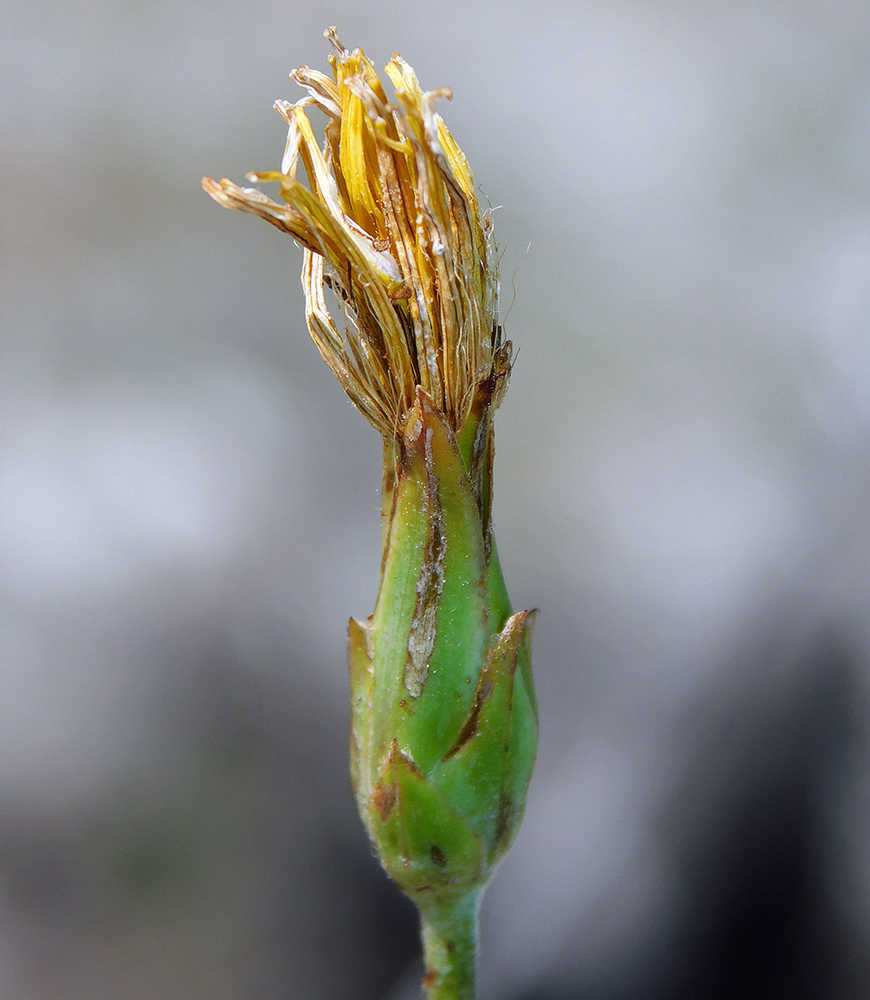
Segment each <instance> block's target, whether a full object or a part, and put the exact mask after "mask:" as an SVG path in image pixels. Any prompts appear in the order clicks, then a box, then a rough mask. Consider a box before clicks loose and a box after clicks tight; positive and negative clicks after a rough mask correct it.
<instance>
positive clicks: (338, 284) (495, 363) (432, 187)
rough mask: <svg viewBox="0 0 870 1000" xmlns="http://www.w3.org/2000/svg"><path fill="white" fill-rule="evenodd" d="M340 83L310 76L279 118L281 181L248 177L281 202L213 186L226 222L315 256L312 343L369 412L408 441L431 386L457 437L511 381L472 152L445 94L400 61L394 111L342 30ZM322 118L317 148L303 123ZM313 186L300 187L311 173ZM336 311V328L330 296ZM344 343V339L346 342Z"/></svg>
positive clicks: (336, 69) (297, 76)
mask: <svg viewBox="0 0 870 1000" xmlns="http://www.w3.org/2000/svg"><path fill="white" fill-rule="evenodd" d="M326 37H327V38H328V39H329V41H330V42H331V43H332V46H333V48H334V49H335V54H334V55H332V56H330V63H331V65H332V72H333V77H334V79H330V78H329V77H328V76H326V75H324V74H323V73H319V72H318V71H317V70H312V69H309V68H308V67H306V66H302V67H300V68H299V69H297V70H294V71H293V73H291V74H290V75H291V77H292V78H293V79H294V80H295V81H296V82H297V83H299V84H300V85H301V86H302V87H304V88H305V90H307V91H308V94H307V96H305V97H303V98H302V99H301V100H299V101H297V102H296V103H295V104H290V103H288V102H287V101H277V102H276V104H275V107H276V108H277V110H278V111H279V112H280V113H281V114H282V116H283V117H284V119H285V120H286V122H287V125H288V134H287V145H286V149H285V152H284V159H283V161H282V163H281V169H280V171H269V172H266V173H259V174H249V175H248V179H249V180H251V181H254V182H265V181H276V182H278V183H280V185H281V189H280V194H281V199H282V200H281V202H276V201H273V200H272V199H271V198H269V197H267V196H266V195H264V194H263V193H262V192H261V191H259V190H256V189H253V188H242V187H238V186H237V185H236V184H233V183H232V182H231V181H228V180H222V181H221V182H220V183H218V182H217V181H215V180H213V179H211V178H205V179H204V180H203V187H204V188H205V190H206V191H207V192H208V193H209V194H210V195H211V196H212V197H213V198H214V199H215V200H216V201H218V202H220V203H221V204H222V205H225V206H226V207H227V208H235V209H240V210H241V211H244V212H251V213H253V214H254V215H259V216H260V217H261V218H264V219H266V220H267V221H268V222H271V223H272V225H274V226H276V227H277V228H278V229H281V230H283V231H284V232H287V233H289V234H290V235H291V236H292V237H293V238H294V239H296V240H298V241H299V242H300V243H301V244H302V245H303V247H304V248H305V260H304V264H303V268H302V283H303V286H304V288H305V296H306V301H307V309H306V317H307V321H308V329H309V331H310V333H311V336H312V338H313V339H314V342H315V343H316V344H317V347H318V349H319V350H320V353H321V355H322V356H323V358H324V360H325V361H326V362H327V364H328V365H329V366H330V368H331V369H332V370H333V372H334V373H335V375H336V377H337V378H338V380H339V382H340V383H341V384H342V386H343V387H344V389H345V391H346V392H347V394H348V396H350V398H351V400H352V401H353V403H354V404H355V405H356V406H357V408H358V409H359V410H360V411H361V412H362V413H363V414H364V415H365V416H366V417H367V419H368V420H369V421H370V422H371V423H372V424H373V425H374V426H375V427H376V428H377V429H378V430H379V431H380V432H381V434H383V435H384V437H385V439H388V440H389V439H391V438H394V437H396V436H398V435H399V434H400V433H401V431H402V427H403V425H404V423H405V419H406V417H407V415H408V413H409V412H410V411H411V409H412V407H413V406H414V404H415V400H416V389H417V387H418V386H420V387H422V388H423V389H424V390H425V391H426V392H427V393H428V395H429V396H430V397H431V399H432V402H433V403H434V405H435V407H436V408H437V409H438V410H439V411H440V412H441V413H442V414H443V415H444V418H445V420H446V422H447V424H448V425H449V426H450V427H451V428H452V429H453V431H454V432H455V433H459V432H460V430H461V429H462V427H463V426H464V424H465V422H466V418H467V416H468V415H469V412H470V410H471V409H472V407H473V403H474V397H475V391H476V390H477V389H479V388H483V387H486V395H487V397H488V398H487V403H488V408H489V411H490V413H491V412H492V411H493V410H494V409H495V407H496V406H497V404H498V402H499V399H500V397H501V396H502V395H503V393H504V390H505V388H506V385H507V379H508V375H509V373H510V356H511V345H510V342H502V335H501V328H500V326H499V325H498V315H497V290H498V280H497V274H496V262H495V260H494V256H495V255H494V250H493V245H492V241H491V236H490V231H491V225H490V220H489V218H488V216H487V215H486V214H485V213H481V210H480V206H479V204H478V200H477V197H476V196H475V193H474V180H473V178H472V175H471V170H470V169H469V166H468V163H467V161H466V159H465V155H464V154H463V152H462V150H461V149H460V148H459V146H458V145H457V144H456V141H455V140H454V138H453V136H452V135H451V134H450V132H449V131H448V129H447V126H446V125H445V124H444V121H443V119H442V118H441V116H440V115H439V114H438V113H437V112H436V110H435V103H436V101H437V100H438V99H439V98H448V99H449V98H450V97H451V96H452V95H451V93H450V91H449V90H446V89H440V90H434V91H423V90H422V89H421V88H420V84H419V83H418V81H417V77H416V75H415V73H414V71H413V70H412V69H411V67H410V66H409V65H408V64H407V63H406V62H405V61H404V60H403V59H402V58H401V57H400V56H399V55H394V56H393V58H392V59H391V60H390V62H389V63H388V64H387V66H386V67H385V72H386V74H387V76H388V77H389V78H390V81H391V82H392V84H393V87H394V88H395V101H394V102H390V101H388V99H387V96H386V93H385V91H384V87H383V84H382V82H381V80H380V78H379V77H378V74H377V72H376V71H375V68H374V65H373V64H372V63H371V61H370V60H369V59H368V58H367V57H366V56H365V55H364V53H363V52H362V51H360V50H359V49H355V50H354V51H352V52H349V51H348V50H347V49H345V48H344V47H343V46H342V45H341V43H340V42H339V40H338V36H337V34H336V30H335V28H330V29H329V30H328V31H327V32H326ZM310 107H315V108H318V109H320V110H321V111H322V112H324V113H325V115H326V117H327V124H326V129H325V140H324V143H323V147H322V148H321V147H320V146H319V145H318V143H317V140H316V138H315V136H314V132H313V129H312V126H311V122H310V121H309V119H308V116H307V113H306V109H308V108H310ZM300 160H301V162H302V165H303V166H304V168H305V174H306V177H307V181H308V183H307V186H306V184H304V183H303V182H302V181H301V180H299V179H297V173H298V167H299V162H300ZM326 288H329V289H330V290H331V291H332V292H334V293H335V294H336V296H337V298H338V300H340V303H341V306H342V307H343V311H344V316H345V319H346V322H342V321H340V320H339V321H338V322H337V321H336V318H335V316H334V315H333V313H331V312H330V309H329V307H328V305H327V300H326V295H325V289H326ZM342 328H343V329H342Z"/></svg>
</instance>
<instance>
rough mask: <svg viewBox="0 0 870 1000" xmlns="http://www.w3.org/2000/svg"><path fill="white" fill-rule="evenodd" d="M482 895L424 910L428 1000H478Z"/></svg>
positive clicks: (433, 902) (441, 902)
mask: <svg viewBox="0 0 870 1000" xmlns="http://www.w3.org/2000/svg"><path fill="white" fill-rule="evenodd" d="M481 895H482V890H474V891H472V892H469V893H466V894H465V895H461V896H455V897H453V898H448V899H442V900H437V901H436V900H434V899H433V900H427V902H426V905H425V906H420V914H421V916H422V919H423V960H424V962H425V967H426V972H425V974H424V976H423V987H424V989H425V992H426V1000H474V960H475V954H476V951H477V914H478V910H479V909H480V898H481ZM418 902H419V901H418Z"/></svg>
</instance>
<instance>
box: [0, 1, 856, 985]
mask: <svg viewBox="0 0 870 1000" xmlns="http://www.w3.org/2000/svg"><path fill="white" fill-rule="evenodd" d="M329 24H337V25H338V26H339V30H340V33H341V36H342V39H343V40H344V42H345V44H346V45H349V46H355V45H361V46H363V47H364V48H365V49H366V51H367V52H368V53H369V55H371V56H372V58H373V59H374V60H375V62H376V63H377V64H378V65H383V63H384V62H385V61H386V60H387V59H388V58H389V56H390V55H391V53H392V52H393V51H396V50H398V51H400V52H401V53H402V54H403V55H404V56H405V57H406V58H407V59H408V61H409V62H410V63H411V64H412V65H413V66H414V67H415V68H416V70H417V72H418V74H419V76H420V79H421V81H422V84H423V86H424V87H425V88H434V87H438V86H450V87H452V88H453V90H454V93H455V98H454V101H453V103H452V105H449V106H445V107H444V108H443V109H442V110H443V111H444V114H445V117H446V118H447V120H448V122H449V124H450V127H451V129H452V130H453V132H454V134H455V136H456V137H457V139H458V141H459V142H460V144H461V145H462V146H463V148H464V149H465V151H466V153H467V155H468V157H469V160H470V162H471V164H472V167H473V169H474V172H475V176H476V179H477V182H478V184H479V185H480V187H481V189H482V192H483V195H482V197H484V198H486V199H489V201H490V202H491V203H492V205H493V206H498V210H497V211H496V212H495V214H494V220H495V223H496V235H497V239H498V241H499V244H500V247H501V248H502V249H503V252H504V256H503V260H502V280H503V287H502V303H503V314H504V315H506V327H507V331H508V334H509V336H511V337H512V338H513V340H514V342H515V344H516V345H517V346H518V348H519V357H518V360H517V363H516V366H515V369H514V377H513V384H512V387H511V391H510V393H509V395H508V397H507V400H506V402H505V404H504V407H503V409H502V411H501V414H500V419H499V423H498V440H499V449H498V460H497V480H496V499H495V518H496V527H497V536H498V541H499V546H500V550H501V553H502V562H503V565H504V568H505V573H506V576H507V579H508V584H509V586H510V589H511V592H512V596H513V599H514V602H515V605H516V606H517V607H518V608H527V607H532V606H539V607H540V608H541V609H542V614H541V617H540V619H539V627H538V631H537V634H536V639H535V664H536V671H537V679H538V685H539V694H540V700H541V713H542V742H541V751H540V757H539V766H538V771H537V774H536V779H535V781H534V783H533V786H532V791H531V794H530V798H529V803H528V810H527V818H526V823H525V826H524V828H523V830H522V833H521V834H520V837H519V840H518V842H517V844H516V846H515V848H514V849H513V851H512V853H511V854H510V855H509V857H508V859H507V861H506V862H505V863H504V864H503V866H502V869H501V870H500V872H499V874H498V876H497V878H496V880H495V882H494V884H493V886H492V888H491V890H490V892H489V894H488V896H487V898H486V901H485V905H484V912H483V941H484V954H483V959H482V963H481V988H480V996H481V1000H496V998H498V1000H579V998H584V1000H587V998H588V1000H679V998H686V1000H688V998H695V997H701V996H703V997H704V998H705V1000H710V998H713V1000H716V998H722V1000H726V998H732V997H734V998H738V997H739V998H741V1000H753V998H759V1000H760V998H778V997H787V998H790V1000H802V998H806V1000H824V998H837V1000H841V998H842V1000H846V998H862V997H867V996H868V995H870V957H868V956H870V868H868V864H870V683H868V682H870V520H868V504H870V499H868V498H870V7H868V6H867V4H866V2H850V0H835V2H833V3H831V2H830V0H828V2H823V0H797V2H796V0H781V2H777V0H762V2H758V3H750V2H743V0H737V2H730V3H727V4H725V3H719V4H717V3H712V2H707V3H704V2H701V3H689V2H686V0H660V2H653V3H651V2H646V0H599V2H589V3H586V2H579V3H571V2H568V0H540V2H537V3H534V4H532V3H529V4H523V3H519V2H517V0H509V2H505V3H496V2H487V0H466V2H464V3H463V2H460V0H443V2H439V3H435V2H429V3H425V4H424V3H420V2H418V0H407V2H406V3H403V4H398V3H384V2H381V0H370V2H369V3H366V4H362V3H357V2H353V0H340V2H337V3H332V4H323V3H311V4H305V5H304V4H302V3H300V2H299V0H284V2H280V3H279V2H275V0H263V2H260V3H254V4H248V5H243V4H240V3H230V2H225V0H223V2H222V0H217V2H204V0H172V2H169V0H153V2H147V0H69V2H63V0H45V2H40V3H35V2H33V0H17V2H16V0H0V95H2V96H0V183H2V188H0V191H2V194H0V204H2V220H0V996H2V997H3V998H10V1000H45V998H52V1000H100V998H118V997H120V998H124V1000H128V998H129V1000H140V998H141V1000H199V998H202V1000H309V998H311V1000H314V998H329V1000H344V998H347V1000H380V998H386V997H387V996H390V997H392V998H394V1000H395V998H399V997H411V996H414V995H415V993H416V987H415V986H414V985H413V983H414V977H415V976H416V970H415V967H414V962H415V957H416V952H417V944H416V926H415V921H414V914H413V912H412V911H411V909H410V907H409V906H408V905H407V904H405V902H404V901H403V900H402V898H401V897H400V896H399V895H398V893H396V892H395V891H394V890H393V889H392V887H391V886H390V885H388V884H387V882H386V880H385V879H384V878H383V877H382V875H381V873H380V871H379V869H378V866H377V864H376V862H375V861H374V860H373V859H372V858H371V856H370V852H369V848H368V845H367V843H366V842H365V838H364V835H363V833H362V828H361V826H360V825H359V822H358V820H357V818H356V815H355V812H354V807H353V803H352V800H351V795H350V791H349V788H348V783H347V778H346V776H345V755H346V749H345V748H346V729H347V716H348V709H347V704H346V702H347V682H346V668H345V662H344V659H345V653H344V631H345V626H346V621H347V618H348V616H350V615H354V616H358V617H365V616H366V615H368V614H369V613H370V612H371V610H372V608H373V605H374V600H375V594H376V588H377V581H378V567H379V558H380V552H379V523H378V511H379V494H378V491H379V477H380V445H379V441H378V439H377V437H376V435H375V433H374V432H373V431H372V430H371V429H370V428H369V427H368V425H367V424H365V422H364V421H363V420H362V419H361V418H360V417H359V416H358V415H357V414H356V413H355V412H354V411H353V409H352V408H351V406H350V404H349V403H348V402H347V401H346V399H345V397H344V396H343V394H342V392H341V390H340V389H339V387H338V385H337V384H336V383H335V381H334V380H333V378H332V376H331V375H330V373H329V372H328V371H327V369H326V367H325V366H324V365H323V364H322V363H321V361H320V359H319V357H318V355H317V352H316V350H315V348H314V346H313V345H312V344H311V342H310V341H309V339H308V337H307V334H306V332H305V329H304V322H303V312H302V310H303V302H302V295H301V289H300V285H299V279H298V271H299V264H300V253H299V251H298V250H297V249H296V248H295V247H294V246H293V245H292V243H291V241H289V240H287V239H286V238H282V237H281V236H280V235H279V234H278V233H277V232H275V231H274V230H272V229H271V228H270V227H267V226H265V225H263V224H262V223H259V222H258V221H257V220H254V219H251V218H249V217H242V216H240V215H237V214H234V213H229V212H226V211H222V210H221V209H219V208H218V206H216V205H215V204H214V203H213V202H211V201H210V200H209V199H208V198H207V196H206V195H205V194H204V193H203V192H202V191H201V190H200V187H199V180H200V177H201V176H202V175H203V174H210V175H214V176H217V177H222V176H228V177H230V178H233V179H235V180H236V181H241V180H242V179H243V177H244V175H245V173H246V171H248V170H250V169H270V168H273V167H275V166H277V164H278V163H279V162H280V156H281V152H282V150H283V143H284V132H285V130H284V126H283V123H282V122H281V119H280V118H279V116H278V115H277V114H276V113H275V112H274V111H273V110H272V109H271V105H272V102H273V101H274V100H275V99H276V98H279V97H280V98H290V99H295V97H296V96H297V91H296V90H295V87H294V85H293V84H291V82H290V81H289V80H288V79H287V73H288V72H289V70H290V69H292V68H293V67H295V66H297V65H300V64H310V65H312V66H316V67H319V68H325V66H326V62H325V59H326V55H327V51H328V47H327V44H326V42H325V41H324V40H323V38H322V31H323V29H324V28H325V27H326V26H327V25H329ZM502 206H503V207H502Z"/></svg>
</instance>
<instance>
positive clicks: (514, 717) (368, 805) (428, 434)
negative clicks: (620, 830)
mask: <svg viewBox="0 0 870 1000" xmlns="http://www.w3.org/2000/svg"><path fill="white" fill-rule="evenodd" d="M474 423H475V427H480V426H483V428H484V434H485V440H486V442H487V443H486V445H485V447H484V452H483V454H482V455H481V456H480V458H479V459H478V461H479V462H481V463H482V467H483V469H484V470H486V469H487V467H488V464H489V461H488V459H489V455H488V454H487V453H488V452H489V450H490V449H491V440H492V438H491V434H489V433H487V432H486V420H485V419H484V420H482V421H474ZM474 436H475V435H468V437H469V438H471V440H472V441H473V439H474ZM474 468H475V463H474V462H473V460H472V456H471V455H470V454H466V455H465V456H464V455H463V453H462V449H461V447H460V444H459V442H458V441H457V438H456V436H455V435H454V434H453V432H452V430H451V429H450V428H449V427H448V425H447V423H446V422H445V420H444V417H443V415H442V414H441V413H439V411H438V410H436V409H435V408H434V407H433V405H432V403H431V401H430V399H429V398H428V396H427V394H426V393H425V392H423V390H422V389H421V390H418V393H417V401H416V404H415V406H414V407H413V409H412V410H411V412H410V414H409V415H408V419H407V421H406V424H405V428H404V432H403V434H402V437H401V441H400V445H399V448H398V449H397V468H396V476H395V485H394V487H393V489H392V491H391V494H392V495H391V501H392V502H391V509H390V512H389V514H388V515H387V516H388V526H387V534H386V543H385V553H384V563H383V573H382V578H381V588H380V592H379V594H378V601H377V606H376V608H375V613H374V614H373V615H372V617H371V618H370V619H369V620H368V621H367V622H364V623H363V622H358V621H354V620H351V622H350V626H349V629H348V639H349V657H350V673H351V697H352V733H351V774H352V779H353V784H354V789H355V792H356V797H357V804H358V806H359V810H360V813H361V815H362V817H363V821H364V822H365V824H366V827H367V829H368V831H369V835H370V837H371V839H372V841H373V843H374V844H375V846H376V847H377V850H378V853H379V855H380V858H381V861H382V862H383V865H384V867H385V868H386V869H387V871H388V872H389V874H390V876H391V877H392V878H393V879H394V881H395V882H396V883H397V884H398V885H399V886H400V887H401V888H402V889H403V890H404V891H405V892H406V893H408V894H409V895H411V896H413V897H414V898H415V899H416V900H417V901H418V902H421V900H422V902H423V903H425V902H426V900H428V899H429V898H431V897H433V896H439V895H441V894H446V895H455V894H459V893H465V892H468V891H471V890H474V889H477V888H479V887H481V886H482V885H483V884H484V883H485V882H486V881H487V879H488V878H489V876H490V874H491V873H492V870H493V867H494V866H495V864H496V863H497V862H498V861H499V859H500V858H501V857H502V855H503V854H504V852H505V851H506V850H507V848H508V847H509V846H510V844H511V842H512V840H513V837H514V834H515V833H516V830H517V827H518V824H519V821H520V819H521V817H522V812H523V804H524V801H525V794H526V788H527V787H528V783H529V779H530V777H531V773H532V767H533V765H534V760H535V751H536V746H537V706H536V702H535V695H534V688H533V684H532V677H531V667H530V661H529V645H530V633H531V626H532V622H533V620H534V612H525V611H524V612H520V613H519V614H515V615H512V614H511V610H510V606H509V603H508V597H507V592H506V590H505V586H504V582H503V579H502V575H501V569H500V567H499V564H498V557H497V555H496V552H495V546H494V545H493V544H492V539H491V535H490V531H489V510H488V496H486V497H484V496H483V491H481V490H480V489H477V490H476V489H475V488H474V484H473V480H472V475H471V473H472V472H473V471H474ZM486 480H488V474H484V476H483V477H482V479H481V483H484V482H485V481H486ZM486 493H487V494H488V490H487V491H486Z"/></svg>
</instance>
